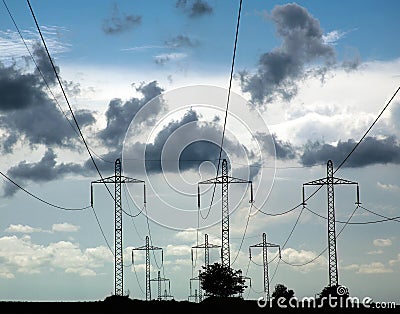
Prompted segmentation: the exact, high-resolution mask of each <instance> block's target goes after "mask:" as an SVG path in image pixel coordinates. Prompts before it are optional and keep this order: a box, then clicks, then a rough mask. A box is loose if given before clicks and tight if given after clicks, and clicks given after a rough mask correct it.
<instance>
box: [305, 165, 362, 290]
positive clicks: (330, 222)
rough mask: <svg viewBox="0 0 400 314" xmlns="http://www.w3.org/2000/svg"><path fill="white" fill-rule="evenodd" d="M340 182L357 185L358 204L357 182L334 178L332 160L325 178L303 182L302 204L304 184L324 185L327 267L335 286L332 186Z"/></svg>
mask: <svg viewBox="0 0 400 314" xmlns="http://www.w3.org/2000/svg"><path fill="white" fill-rule="evenodd" d="M340 184H347V185H356V186H357V200H356V204H357V205H360V204H361V203H360V192H359V186H358V183H357V182H353V181H349V180H346V179H341V178H335V177H334V176H333V162H332V160H328V162H327V167H326V178H322V179H318V180H313V181H310V182H307V183H304V184H303V205H306V202H305V189H304V187H305V186H309V185H319V186H323V185H326V188H327V200H328V249H329V250H328V255H329V256H328V267H329V286H331V287H332V286H337V285H338V284H339V274H338V265H337V251H336V222H335V194H334V186H335V185H340Z"/></svg>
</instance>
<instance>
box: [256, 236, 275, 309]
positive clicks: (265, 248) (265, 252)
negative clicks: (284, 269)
mask: <svg viewBox="0 0 400 314" xmlns="http://www.w3.org/2000/svg"><path fill="white" fill-rule="evenodd" d="M256 247H261V248H262V251H263V266H264V293H265V295H266V297H267V301H269V275H268V248H269V247H277V248H279V258H281V247H280V245H279V244H273V243H268V242H267V235H266V234H265V232H264V233H263V234H262V242H261V243H258V244H254V245H250V246H249V257H250V259H251V248H256Z"/></svg>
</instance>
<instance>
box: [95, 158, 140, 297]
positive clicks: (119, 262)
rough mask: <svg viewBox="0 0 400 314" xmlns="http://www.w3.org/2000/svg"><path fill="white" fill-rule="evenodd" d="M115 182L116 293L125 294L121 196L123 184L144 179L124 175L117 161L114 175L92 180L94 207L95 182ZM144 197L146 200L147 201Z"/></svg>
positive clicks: (119, 161) (118, 160)
mask: <svg viewBox="0 0 400 314" xmlns="http://www.w3.org/2000/svg"><path fill="white" fill-rule="evenodd" d="M97 183H101V184H107V183H112V184H114V211H115V219H114V226H115V233H114V287H115V291H114V293H115V295H119V296H122V295H123V286H124V284H123V283H124V270H123V251H122V198H121V190H122V189H121V186H122V184H127V183H143V184H144V181H142V180H138V179H133V178H129V177H126V176H123V175H122V164H121V160H120V159H117V160H116V161H115V172H114V175H113V176H110V177H107V178H103V179H100V180H96V181H92V182H91V184H90V203H91V206H92V207H93V199H94V195H93V184H97ZM145 199H146V198H145V197H144V202H145Z"/></svg>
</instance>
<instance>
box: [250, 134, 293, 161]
mask: <svg viewBox="0 0 400 314" xmlns="http://www.w3.org/2000/svg"><path fill="white" fill-rule="evenodd" d="M256 138H257V140H258V141H260V143H261V145H262V148H263V149H264V151H266V152H267V153H268V154H270V155H273V154H274V153H275V156H276V158H277V159H281V160H288V159H294V158H296V149H295V147H293V145H292V144H291V143H290V142H288V141H287V142H285V141H282V140H280V139H278V138H277V136H276V134H272V135H270V134H263V133H257V134H256Z"/></svg>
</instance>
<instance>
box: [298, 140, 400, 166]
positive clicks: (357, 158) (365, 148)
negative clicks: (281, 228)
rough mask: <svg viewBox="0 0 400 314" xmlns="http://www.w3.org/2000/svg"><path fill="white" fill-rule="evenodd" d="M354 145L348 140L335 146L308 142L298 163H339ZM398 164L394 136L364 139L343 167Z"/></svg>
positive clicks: (397, 148)
mask: <svg viewBox="0 0 400 314" xmlns="http://www.w3.org/2000/svg"><path fill="white" fill-rule="evenodd" d="M355 145H356V141H354V140H353V139H349V140H347V141H345V142H342V141H339V142H338V143H337V145H331V144H321V143H320V142H314V143H312V142H309V143H307V144H306V145H305V147H304V151H303V153H302V155H301V157H300V161H301V163H302V164H303V165H304V166H312V165H316V164H321V163H326V162H327V161H328V160H329V159H331V160H332V161H333V163H334V165H335V164H336V165H338V164H339V163H341V162H342V161H343V160H344V159H345V158H346V156H347V155H348V154H349V153H350V152H351V150H352V149H353V148H354V146H355ZM388 163H394V164H398V163H400V146H399V143H398V141H397V139H396V138H395V137H394V136H389V137H386V138H382V139H379V138H376V137H366V138H365V139H364V140H363V142H362V143H361V144H360V145H359V146H358V148H357V149H356V150H355V151H354V153H353V154H352V155H351V156H350V158H349V159H348V160H347V162H346V163H345V164H344V165H343V167H364V166H367V165H372V164H388Z"/></svg>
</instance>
